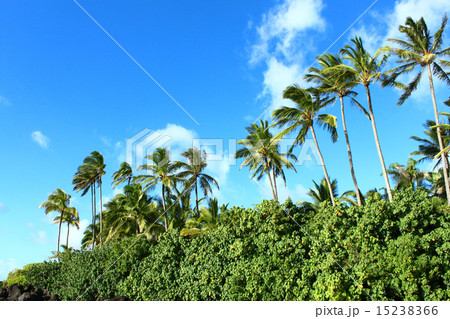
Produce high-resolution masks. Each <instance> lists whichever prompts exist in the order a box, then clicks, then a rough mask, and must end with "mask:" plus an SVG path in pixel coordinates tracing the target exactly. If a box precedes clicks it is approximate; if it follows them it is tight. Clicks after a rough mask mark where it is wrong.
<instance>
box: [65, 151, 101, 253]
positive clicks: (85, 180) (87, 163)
mask: <svg viewBox="0 0 450 319" xmlns="http://www.w3.org/2000/svg"><path fill="white" fill-rule="evenodd" d="M105 167H106V165H105V164H104V161H103V156H102V154H100V153H99V152H97V151H94V152H92V153H91V155H89V156H88V157H86V158H85V159H84V160H83V164H82V165H81V166H80V167H78V171H77V172H76V173H75V176H74V178H73V180H72V184H73V185H74V188H73V189H74V190H76V191H77V192H79V191H83V193H82V194H81V196H84V195H86V193H87V192H88V191H89V190H90V191H91V205H92V223H93V224H96V220H97V193H96V186H97V187H98V188H99V189H100V233H101V232H102V230H103V216H102V215H103V202H102V201H103V199H102V176H103V175H104V174H105ZM95 231H96V229H95V228H93V234H92V235H93V237H94V238H95ZM95 242H96V241H95V240H93V241H92V248H94V245H95Z"/></svg>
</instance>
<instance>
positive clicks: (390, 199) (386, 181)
mask: <svg viewBox="0 0 450 319" xmlns="http://www.w3.org/2000/svg"><path fill="white" fill-rule="evenodd" d="M364 87H365V88H366V93H367V103H368V104H369V113H370V122H371V123H372V129H373V135H374V137H375V144H376V145H377V151H378V157H379V158H380V162H381V168H382V169H383V177H384V181H385V183H386V190H387V194H388V198H389V202H391V203H392V191H391V185H390V184H389V179H388V175H387V172H386V165H385V164H384V158H383V153H382V152H381V146H380V141H379V139H378V133H377V127H376V125H375V117H374V116H373V110H372V98H371V97H370V90H369V86H368V85H365V86H364Z"/></svg>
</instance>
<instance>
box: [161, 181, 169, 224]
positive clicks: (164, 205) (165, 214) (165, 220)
mask: <svg viewBox="0 0 450 319" xmlns="http://www.w3.org/2000/svg"><path fill="white" fill-rule="evenodd" d="M162 204H163V210H164V229H165V230H166V232H167V231H168V229H169V227H168V226H167V212H166V195H165V186H164V184H162Z"/></svg>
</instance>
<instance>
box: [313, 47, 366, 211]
mask: <svg viewBox="0 0 450 319" xmlns="http://www.w3.org/2000/svg"><path fill="white" fill-rule="evenodd" d="M317 63H318V64H319V66H320V68H315V67H311V68H310V69H309V70H308V71H309V73H308V74H307V75H306V76H305V79H306V80H307V81H310V82H314V83H317V84H319V87H318V89H319V90H320V91H322V92H323V93H326V94H330V95H334V96H336V97H338V98H339V100H340V102H341V116H342V127H343V129H344V135H345V142H346V144H347V153H348V161H349V164H350V173H351V175H352V179H353V184H354V185H355V194H356V199H357V202H358V206H361V204H362V195H361V193H360V192H359V188H358V182H357V181H356V175H355V170H354V168H353V159H352V150H351V147H350V140H349V137H348V133H347V125H346V121H345V112H344V97H350V98H351V101H352V102H353V104H355V105H356V106H358V108H359V109H360V110H362V111H363V112H364V113H365V114H366V115H367V116H368V117H369V118H370V116H369V115H368V113H367V111H366V110H365V109H364V107H363V106H362V105H361V104H359V103H358V102H357V101H356V100H355V99H354V97H353V96H355V95H356V92H354V91H352V88H353V87H355V86H356V83H355V74H354V73H352V72H349V71H348V70H343V69H337V68H336V67H337V66H339V65H341V64H343V63H342V59H341V57H340V56H339V55H338V54H336V55H334V54H331V53H327V54H323V55H321V56H319V57H318V58H317Z"/></svg>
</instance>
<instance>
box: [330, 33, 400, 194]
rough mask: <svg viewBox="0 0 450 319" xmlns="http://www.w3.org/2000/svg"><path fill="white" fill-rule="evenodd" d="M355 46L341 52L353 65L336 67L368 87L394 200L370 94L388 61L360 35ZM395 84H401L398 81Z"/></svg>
mask: <svg viewBox="0 0 450 319" xmlns="http://www.w3.org/2000/svg"><path fill="white" fill-rule="evenodd" d="M352 43H353V45H354V47H352V46H350V45H346V46H345V47H344V48H343V49H342V50H341V54H342V55H343V58H344V59H346V60H348V61H350V63H351V65H350V66H349V65H345V64H341V65H340V66H338V67H336V69H341V70H342V71H348V72H349V73H350V74H353V75H354V79H352V80H350V81H349V82H350V83H354V84H355V85H359V84H361V85H363V86H364V88H365V89H366V94H367V104H368V106H369V115H370V121H371V123H372V130H373V135H374V138H375V144H376V147H377V152H378V157H379V158H380V163H381V168H382V170H383V177H384V181H385V183H386V190H387V193H388V198H389V201H390V202H392V191H391V185H390V184H389V179H388V175H387V171H386V165H385V163H384V158H383V153H382V151H381V146H380V141H379V139H378V132H377V127H376V124H375V116H374V114H373V108H372V98H371V95H370V88H369V87H370V85H371V84H372V83H373V82H376V81H381V78H382V75H383V74H382V72H381V67H382V66H383V65H384V64H385V62H386V56H383V57H382V58H381V59H380V61H378V57H379V55H380V53H381V52H382V51H380V50H378V51H377V52H376V53H375V55H374V56H372V55H371V54H370V53H369V52H368V51H367V50H366V49H365V48H364V46H363V43H362V40H361V38H360V37H356V38H354V39H352ZM393 84H397V85H399V84H398V83H397V82H393Z"/></svg>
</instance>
